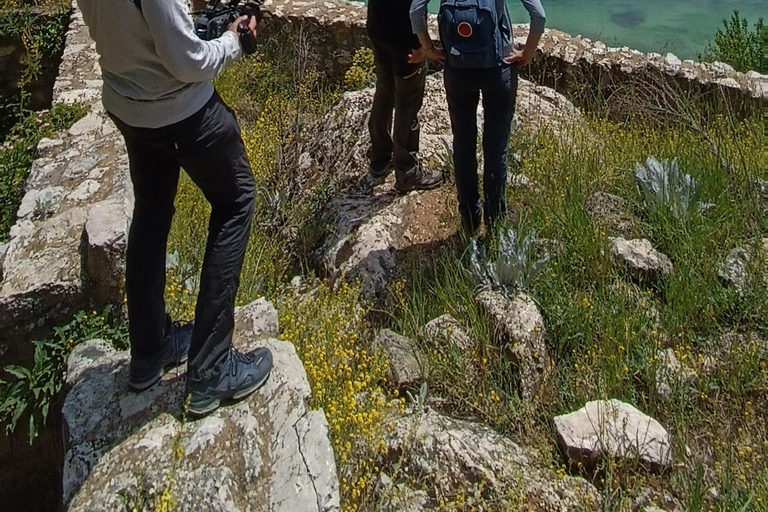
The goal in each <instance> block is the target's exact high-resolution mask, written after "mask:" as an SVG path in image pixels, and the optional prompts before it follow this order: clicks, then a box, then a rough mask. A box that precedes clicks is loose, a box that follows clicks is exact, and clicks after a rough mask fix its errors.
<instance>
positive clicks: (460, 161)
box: [444, 66, 481, 220]
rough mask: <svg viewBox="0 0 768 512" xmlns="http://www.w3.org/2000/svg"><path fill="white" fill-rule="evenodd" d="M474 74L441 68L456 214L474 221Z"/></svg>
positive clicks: (476, 213) (477, 91)
mask: <svg viewBox="0 0 768 512" xmlns="http://www.w3.org/2000/svg"><path fill="white" fill-rule="evenodd" d="M477 71H478V70H474V69H469V70H464V69H456V68H453V67H450V66H445V71H444V78H445V94H446V98H447V100H448V113H449V114H450V116H451V131H452V132H453V170H454V174H455V176H456V192H457V195H458V202H459V213H461V215H462V217H464V218H465V219H473V220H476V219H477V217H478V216H479V213H480V209H481V204H480V194H479V192H478V190H477V105H478V103H479V101H480V87H479V86H478V84H476V83H475V80H474V79H473V78H472V75H473V74H474V73H476V72H477Z"/></svg>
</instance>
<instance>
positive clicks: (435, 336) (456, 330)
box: [424, 315, 477, 353]
mask: <svg viewBox="0 0 768 512" xmlns="http://www.w3.org/2000/svg"><path fill="white" fill-rule="evenodd" d="M424 330H425V331H426V333H427V341H429V342H430V343H431V344H432V345H433V346H434V347H435V348H437V349H438V350H440V351H441V352H443V353H445V352H446V348H449V347H450V348H456V349H458V350H461V351H462V352H467V351H470V350H472V349H473V348H474V347H476V346H477V343H476V341H475V340H473V339H472V338H470V337H469V335H467V333H466V332H465V331H464V328H463V327H462V325H461V324H460V323H459V321H458V320H456V319H455V318H453V317H452V316H450V315H443V316H440V317H437V318H435V319H434V320H431V321H430V322H429V323H428V324H427V325H426V326H425V328H424Z"/></svg>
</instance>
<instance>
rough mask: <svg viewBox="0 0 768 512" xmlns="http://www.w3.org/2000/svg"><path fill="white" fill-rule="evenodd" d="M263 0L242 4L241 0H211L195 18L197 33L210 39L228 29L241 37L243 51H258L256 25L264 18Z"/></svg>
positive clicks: (249, 52) (203, 37) (206, 39)
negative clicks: (262, 12)
mask: <svg viewBox="0 0 768 512" xmlns="http://www.w3.org/2000/svg"><path fill="white" fill-rule="evenodd" d="M262 2H263V0H250V1H248V2H247V3H245V4H243V5H240V0H230V2H229V3H227V4H226V5H220V4H221V0H210V2H209V3H208V5H207V6H206V7H205V10H204V11H202V12H199V13H195V14H197V15H198V17H197V19H196V20H195V33H196V34H197V36H198V37H199V38H200V39H203V40H205V41H210V40H212V39H216V38H218V37H221V36H222V35H223V34H224V32H226V31H227V30H229V31H232V32H234V33H236V34H237V35H238V36H239V38H240V45H241V46H242V47H243V52H245V53H246V54H252V53H253V52H255V51H256V27H257V25H258V24H259V22H260V21H261V19H262V15H261V9H260V7H261V4H262Z"/></svg>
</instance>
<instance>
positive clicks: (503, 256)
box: [469, 228, 549, 295]
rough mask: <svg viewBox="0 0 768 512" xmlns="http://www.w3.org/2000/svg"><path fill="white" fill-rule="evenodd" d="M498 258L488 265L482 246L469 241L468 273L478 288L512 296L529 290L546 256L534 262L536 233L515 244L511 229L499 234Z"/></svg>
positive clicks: (487, 258) (514, 233)
mask: <svg viewBox="0 0 768 512" xmlns="http://www.w3.org/2000/svg"><path fill="white" fill-rule="evenodd" d="M498 241H499V249H498V256H497V257H496V260H495V261H492V260H491V259H490V258H489V257H488V256H487V254H486V250H485V246H483V245H482V244H479V243H478V242H477V240H473V241H472V243H471V244H470V246H469V269H470V272H471V273H472V274H473V275H474V276H475V278H476V279H477V280H478V281H479V282H480V286H490V287H493V288H497V289H500V290H502V291H503V292H504V293H507V294H508V295H512V294H514V293H515V292H517V291H519V290H524V289H526V288H528V287H529V286H530V284H531V283H532V282H533V280H534V279H536V277H537V276H538V275H539V274H540V273H541V271H542V270H543V269H544V266H545V265H546V264H547V262H548V261H549V254H545V255H544V256H543V257H541V258H539V259H538V260H535V261H534V258H533V253H532V249H533V248H534V243H535V242H536V231H535V230H531V231H530V232H529V233H528V235H527V236H526V237H525V238H523V239H522V240H518V238H517V233H516V232H515V230H514V229H513V228H507V229H506V230H501V231H500V232H499V240H498Z"/></svg>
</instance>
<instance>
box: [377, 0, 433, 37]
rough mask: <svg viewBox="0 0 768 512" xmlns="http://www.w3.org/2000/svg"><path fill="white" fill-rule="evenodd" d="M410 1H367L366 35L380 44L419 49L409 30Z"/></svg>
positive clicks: (413, 35)
mask: <svg viewBox="0 0 768 512" xmlns="http://www.w3.org/2000/svg"><path fill="white" fill-rule="evenodd" d="M410 10H411V0H369V1H368V24H367V25H368V35H369V36H370V37H371V39H373V40H375V41H379V42H382V43H391V44H395V45H406V46H409V47H411V48H421V44H420V43H419V38H418V37H417V36H416V35H415V34H414V33H413V31H412V30H411V18H410V15H409V12H410Z"/></svg>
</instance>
